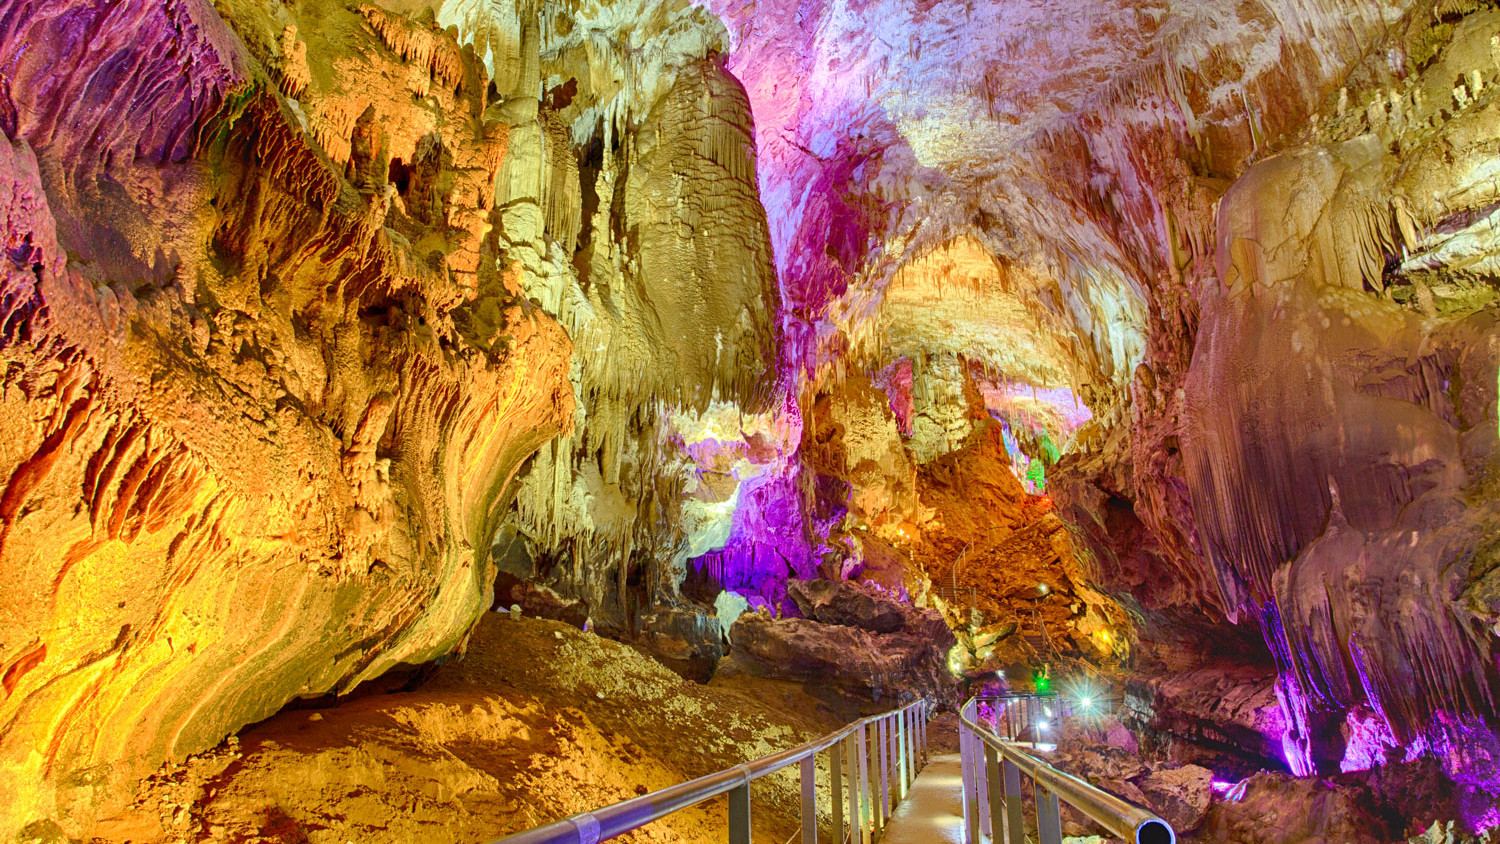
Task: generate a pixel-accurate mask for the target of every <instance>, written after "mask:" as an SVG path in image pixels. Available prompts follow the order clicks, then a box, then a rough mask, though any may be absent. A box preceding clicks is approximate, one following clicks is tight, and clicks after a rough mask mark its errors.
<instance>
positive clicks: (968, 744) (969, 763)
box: [958, 709, 980, 844]
mask: <svg viewBox="0 0 1500 844" xmlns="http://www.w3.org/2000/svg"><path fill="white" fill-rule="evenodd" d="M962 714H963V710H962V709H960V715H962ZM977 739H978V737H977V736H975V735H974V733H973V731H972V730H970V729H969V728H968V726H967V725H966V724H964V722H963V721H962V720H960V721H959V723H958V759H959V771H960V773H961V775H962V789H963V797H964V799H963V808H964V842H965V844H980V841H979V812H978V811H977V808H978V807H977V806H975V802H976V801H975V799H974V797H975V794H976V791H975V787H974V786H975V781H974V742H975V741H976V740H977Z"/></svg>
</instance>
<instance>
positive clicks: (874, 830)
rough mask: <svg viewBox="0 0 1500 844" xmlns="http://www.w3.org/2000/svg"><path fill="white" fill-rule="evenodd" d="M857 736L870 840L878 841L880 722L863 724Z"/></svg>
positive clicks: (881, 809)
mask: <svg viewBox="0 0 1500 844" xmlns="http://www.w3.org/2000/svg"><path fill="white" fill-rule="evenodd" d="M859 736H861V738H862V739H864V747H862V748H861V751H864V789H865V792H864V793H865V802H864V807H865V811H868V813H870V841H879V840H880V834H882V832H883V829H882V825H880V822H882V816H883V813H885V808H883V807H882V805H880V723H879V721H874V723H870V724H865V726H864V729H862V730H859Z"/></svg>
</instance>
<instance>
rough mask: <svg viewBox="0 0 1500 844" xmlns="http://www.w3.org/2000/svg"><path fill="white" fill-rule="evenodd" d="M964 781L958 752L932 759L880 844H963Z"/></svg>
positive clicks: (900, 807) (912, 787) (895, 815)
mask: <svg viewBox="0 0 1500 844" xmlns="http://www.w3.org/2000/svg"><path fill="white" fill-rule="evenodd" d="M963 781H964V777H963V767H962V763H961V762H959V758H958V754H957V753H952V754H948V755H946V756H934V757H932V758H931V759H929V760H928V761H927V767H925V768H923V769H922V773H920V774H918V775H917V779H916V782H914V783H912V786H911V793H909V794H908V795H907V796H906V799H905V800H903V801H901V805H900V806H897V807H896V812H895V814H893V815H891V819H890V821H889V822H888V824H887V825H886V828H885V834H884V835H882V836H881V838H880V844H962V842H963V838H964V814H963V812H964V809H963V804H962V802H961V800H962V795H963Z"/></svg>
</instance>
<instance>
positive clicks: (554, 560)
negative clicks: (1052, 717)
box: [0, 0, 1500, 840]
mask: <svg viewBox="0 0 1500 844" xmlns="http://www.w3.org/2000/svg"><path fill="white" fill-rule="evenodd" d="M1497 31H1500V12H1497V11H1496V10H1495V8H1494V7H1493V4H1491V3H1488V2H1464V1H1463V0H1442V1H1441V2H1438V0H1423V2H1417V0H1412V2H1406V1H1405V0H1382V1H1381V2H1363V3H1342V2H1332V0H1245V2H1240V0H1233V2H1231V0H1212V2H1206V3H1196V4H1183V3H1177V4H1165V5H1163V4H1154V5H1153V4H1148V3H1141V2H1137V1H1136V0H1110V2H1104V3H1087V4H1086V3H1081V2H1078V0H1004V2H1002V1H1001V0H974V2H966V3H963V4H952V3H930V2H916V0H865V1H864V2H860V3H855V4H852V5H851V4H839V3H820V2H816V0H807V2H796V3H792V2H788V0H753V2H747V3H727V2H712V3H710V4H708V8H704V7H701V6H694V5H692V4H691V3H689V2H686V0H672V2H661V3H657V2H645V0H526V2H506V1H505V0H482V2H481V0H382V2H377V3H373V4H353V5H345V4H342V3H338V2H333V1H332V0H303V2H301V3H298V4H292V5H287V4H282V3H272V2H263V0H220V2H218V3H217V4H215V5H210V4H208V3H206V2H203V0H123V2H114V3H104V2H94V0H69V1H68V2H49V3H41V2H36V0H15V2H12V3H10V4H8V5H6V6H4V7H3V8H0V130H3V133H4V137H3V139H0V220H4V223H5V224H4V227H3V229H0V238H3V241H4V246H5V255H4V257H3V258H0V284H3V287H0V362H3V368H0V443H3V444H0V587H3V591H0V613H3V615H0V684H3V692H4V697H3V698H0V800H3V801H8V803H9V804H10V805H16V806H19V807H21V808H20V809H18V810H17V812H15V813H14V815H15V817H14V819H11V818H7V819H5V823H6V824H11V825H12V826H15V827H19V826H20V825H24V824H26V823H29V822H31V821H32V820H37V821H39V822H45V823H46V824H52V825H53V826H55V827H56V828H57V829H60V830H63V831H64V832H66V833H68V834H72V835H81V834H84V833H85V832H86V827H87V826H88V824H89V823H90V820H91V819H92V818H94V817H95V816H96V815H97V814H98V813H99V812H100V811H104V810H107V809H108V807H110V806H115V805H118V804H119V802H120V801H121V800H123V799H125V797H126V796H127V793H128V792H129V791H130V789H131V787H132V784H133V781H134V779H135V778H136V777H138V776H139V774H140V773H141V772H142V771H144V770H147V769H150V768H152V767H154V766H155V765H156V763H157V762H159V761H161V760H162V759H166V758H177V757H180V756H181V755H182V754H184V753H186V752H189V751H191V750H195V749H199V748H202V747H206V746H208V745H209V744H212V743H213V742H215V741H217V740H218V739H219V738H220V737H222V736H223V735H224V734H225V733H227V732H229V731H232V730H234V729H236V728H238V727H240V726H241V725H243V724H245V723H247V722H248V721H251V720H255V719H258V718H261V717H264V716H266V715H267V714H269V713H271V712H273V711H274V710H275V709H276V708H277V707H279V706H281V705H282V704H283V703H285V702H287V701H288V700H290V699H293V698H295V697H297V696H303V695H314V694H322V693H324V692H328V691H335V692H340V691H347V690H348V689H350V688H352V687H353V686H355V685H356V684H359V683H361V682H363V681H364V680H366V679H368V678H371V677H374V676H376V675H378V674H380V673H381V672H383V671H386V670H387V669H389V668H391V667H392V666H394V665H396V664H398V663H400V662H406V661H413V662H414V661H423V660H427V659H431V658H436V657H439V656H443V655H449V654H453V653H455V652H459V651H461V650H462V647H463V644H464V641H465V636H466V631H468V630H469V628H470V626H471V624H472V623H473V621H474V619H475V618H477V617H478V614H479V613H480V612H481V611H482V610H483V609H484V608H485V607H486V605H487V604H488V603H489V601H490V599H491V589H492V586H494V587H496V588H497V589H498V592H499V596H498V597H499V600H500V602H501V603H502V604H506V605H509V604H510V603H515V604H517V605H519V606H520V607H521V608H522V611H523V613H526V614H530V613H547V614H549V615H552V616H554V617H556V618H560V619H565V620H566V621H568V622H569V623H570V624H573V625H577V626H585V625H587V626H589V627H590V628H591V629H594V630H598V631H601V632H603V633H605V634H607V635H611V636H615V637H619V638H622V639H628V640H631V641H632V642H634V643H635V644H637V645H638V646H639V647H642V648H644V649H647V650H650V651H652V652H654V653H656V654H657V655H659V656H660V657H662V659H663V660H664V661H666V662H668V663H669V664H672V665H673V666H674V667H676V668H678V669H679V670H681V671H683V672H684V673H688V674H690V675H692V676H695V677H698V678H700V679H701V678H706V677H707V676H709V674H710V673H711V672H712V670H713V667H714V665H715V663H716V661H717V660H718V659H719V657H720V656H721V655H722V654H723V653H725V649H726V648H729V649H730V653H731V654H732V664H733V665H738V666H739V667H740V668H741V669H745V668H754V669H755V670H758V671H762V672H766V673H771V674H775V673H778V672H780V673H782V674H785V675H786V676H793V677H797V678H798V679H810V678H812V677H813V676H814V674H815V673H826V674H830V675H834V676H837V677H839V678H840V679H839V681H838V682H839V683H840V684H842V686H843V687H844V688H845V690H846V691H852V692H856V693H859V694H864V695H872V694H875V693H877V692H879V693H881V694H886V693H887V692H889V691H890V690H892V689H897V688H901V687H902V686H903V683H905V684H906V685H907V686H910V687H913V688H918V687H919V688H924V689H928V690H930V691H931V692H932V693H933V694H936V695H938V696H942V695H946V694H951V693H953V687H952V681H951V679H950V677H951V676H952V675H953V674H955V673H957V674H964V675H967V676H969V677H971V678H973V679H975V680H978V679H980V678H984V680H985V681H986V682H989V681H991V680H994V682H998V679H995V678H994V672H996V671H999V670H1005V671H1007V672H1009V674H1010V676H1012V679H1013V680H1016V679H1019V677H1017V676H1016V672H1017V671H1019V672H1023V673H1024V674H1026V675H1032V676H1034V677H1037V678H1039V679H1041V678H1046V677H1049V676H1051V675H1049V674H1048V672H1049V671H1052V670H1057V671H1058V672H1060V674H1059V676H1061V677H1063V678H1064V679H1065V680H1067V681H1069V682H1071V681H1078V682H1082V683H1092V682H1096V681H1098V682H1110V683H1114V684H1115V685H1116V686H1118V687H1121V688H1124V689H1125V690H1126V691H1127V692H1128V694H1127V695H1126V700H1125V707H1126V712H1125V713H1124V714H1125V721H1127V722H1128V723H1129V724H1130V725H1131V726H1132V727H1133V728H1135V729H1136V730H1137V732H1138V734H1139V744H1140V746H1141V749H1142V751H1143V752H1144V753H1146V754H1148V755H1152V756H1153V757H1154V758H1153V760H1152V762H1153V764H1155V765H1156V766H1157V767H1158V768H1160V767H1161V765H1162V764H1164V763H1165V762H1170V763H1171V764H1174V765H1175V764H1180V763H1194V764H1202V765H1203V766H1204V767H1207V768H1211V769H1212V770H1214V771H1215V773H1216V774H1220V775H1227V774H1229V773H1232V774H1233V775H1234V776H1235V777H1237V778H1238V777H1240V776H1241V775H1243V774H1246V773H1248V771H1249V769H1250V768H1254V767H1259V766H1263V765H1264V766H1266V767H1276V768H1281V767H1285V769H1286V770H1287V771H1289V772H1294V773H1296V774H1298V775H1304V776H1308V775H1313V774H1317V775H1319V776H1322V777H1333V776H1335V775H1336V774H1339V773H1340V772H1342V773H1343V774H1345V775H1350V776H1352V775H1353V774H1355V773H1357V772H1359V771H1361V770H1363V769H1371V770H1372V771H1373V773H1371V774H1369V775H1368V777H1367V778H1366V779H1365V780H1358V781H1356V780H1337V781H1335V780H1333V779H1329V780H1328V782H1329V783H1333V784H1332V785H1318V784H1317V783H1316V782H1315V781H1312V780H1305V781H1297V782H1291V781H1287V780H1283V779H1280V778H1276V777H1269V778H1262V779H1259V780H1253V782H1255V783H1259V784H1260V785H1259V786H1257V787H1255V788H1249V787H1247V790H1244V791H1243V792H1242V793H1243V794H1244V795H1246V796H1245V800H1244V802H1243V803H1242V805H1243V806H1245V807H1247V812H1248V814H1244V815H1238V816H1237V815H1234V814H1233V813H1232V812H1229V811H1228V810H1227V804H1228V803H1230V802H1233V801H1225V805H1219V804H1216V805H1215V807H1214V808H1213V809H1211V810H1210V811H1209V814H1208V817H1207V819H1206V820H1205V821H1204V824H1205V827H1204V829H1205V830H1210V831H1212V833H1210V832H1205V833H1204V834H1205V835H1209V834H1214V835H1220V836H1221V837H1222V838H1224V839H1225V840H1234V839H1235V837H1236V836H1238V837H1239V838H1241V839H1245V840H1266V836H1264V835H1263V836H1262V837H1261V839H1256V838H1255V836H1257V835H1261V832H1259V831H1257V830H1260V829H1262V828H1265V829H1271V828H1275V829H1279V830H1281V831H1282V833H1284V835H1285V836H1288V837H1291V838H1296V837H1298V836H1300V837H1302V838H1309V837H1317V836H1325V837H1337V836H1340V835H1345V836H1347V837H1349V839H1350V840H1358V839H1359V838H1360V836H1366V837H1368V836H1374V837H1376V838H1379V837H1381V836H1384V837H1386V838H1392V839H1398V838H1404V837H1407V836H1408V835H1411V834H1415V833H1416V832H1417V831H1419V829H1427V828H1428V827H1429V826H1430V821H1432V820H1439V821H1444V822H1446V821H1447V820H1450V819H1456V820H1458V821H1459V832H1460V833H1461V834H1465V835H1468V834H1474V833H1477V832H1478V831H1480V830H1482V829H1486V828H1490V827H1494V826H1496V825H1497V824H1500V813H1497V812H1496V810H1495V809H1494V806H1495V805H1497V802H1500V801H1497V788H1500V786H1497V783H1500V767H1497V763H1496V761H1495V760H1496V759H1500V739H1497V736H1500V720H1497V717H1500V716H1497V714H1496V712H1497V700H1496V698H1497V693H1500V667H1497V663H1496V653H1497V652H1496V645H1497V641H1496V637H1497V636H1500V565H1497V563H1496V553H1495V535H1496V529H1495V526H1496V524H1497V516H1496V510H1495V507H1494V505H1493V501H1494V500H1495V489H1494V479H1495V477H1497V476H1500V466H1496V465H1495V461H1496V452H1497V449H1496V446H1497V439H1500V435H1497V431H1500V411H1497V402H1500V392H1497V383H1500V381H1497V377H1500V376H1497V368H1500V347H1497V345H1496V342H1495V339H1494V338H1495V336H1496V332H1495V328H1496V326H1495V325H1494V322H1495V319H1496V317H1495V314H1496V313H1497V305H1500V299H1497V296H1496V290H1497V289H1500V285H1497V284H1496V278H1497V276H1500V258H1497V255H1500V241H1497V239H1496V237H1495V234H1494V232H1495V222H1496V217H1495V215H1496V213H1497V211H1496V201H1497V198H1500V197H1497V195H1496V189H1495V184H1496V174H1497V173H1500V165H1497V164H1496V160H1495V151H1494V141H1493V138H1494V137H1495V131H1496V128H1497V125H1500V106H1497V105H1496V102H1497V101H1496V100H1495V99H1494V98H1495V97H1496V95H1497V91H1500V41H1497V40H1494V36H1495V33H1496V32H1497ZM820 578H821V579H822V580H823V581H825V582H826V583H827V584H828V585H821V586H820V585H809V584H810V583H812V582H815V581H818V580H819V579H820ZM842 581H857V582H859V583H860V584H861V585H860V586H857V587H856V586H852V585H849V584H847V583H843V582H842ZM825 593H826V594H825ZM866 598H868V599H869V600H868V601H866V600H865V599H866ZM887 598H889V599H890V600H887ZM909 601H910V602H912V603H914V604H915V605H917V606H922V607H932V608H934V609H935V612H934V611H928V612H927V615H926V616H925V617H926V618H928V619H929V620H930V619H931V618H933V617H935V616H936V615H937V614H939V613H941V614H942V617H943V618H945V619H946V621H947V623H948V624H949V625H951V626H952V628H953V629H954V631H955V632H954V635H953V638H954V640H956V642H950V641H949V640H948V639H947V636H946V634H943V633H942V631H940V630H938V629H937V628H936V625H935V624H932V625H929V624H927V623H926V622H924V623H923V624H921V625H916V626H914V625H913V622H912V619H913V618H915V617H916V615H915V613H916V612H917V611H916V610H913V609H912V608H911V607H909V606H905V604H906V603H907V602H909ZM898 604H900V606H898ZM798 615H803V616H810V617H811V618H797V617H796V616H798ZM898 616H899V618H900V624H899V627H900V629H896V628H897V626H898V625H897V620H898ZM825 622H833V623H831V624H830V623H825ZM850 622H854V623H855V624H854V625H853V626H851V625H850ZM736 631H738V632H736ZM939 634H942V635H939ZM951 644H956V645H957V647H954V648H953V649H952V651H951V653H949V652H948V650H947V649H948V646H949V645H951ZM935 655H936V656H937V657H943V656H948V657H950V658H951V664H949V665H944V664H943V663H942V661H941V659H938V660H937V661H936V662H934V660H933V657H934V656H935ZM1101 671H1102V674H1101V673H1100V672H1101ZM903 673H910V674H911V676H909V677H905V678H903V676H902V675H903ZM1080 678H1084V679H1080ZM1086 678H1094V679H1086ZM1101 678H1102V679H1101ZM1424 760H1425V761H1424ZM1414 766H1416V767H1421V768H1422V771H1423V773H1422V776H1423V777H1426V776H1428V775H1432V776H1436V775H1437V774H1441V775H1442V776H1443V777H1446V778H1447V780H1448V782H1449V783H1450V785H1451V789H1450V790H1451V794H1447V796H1444V797H1443V798H1442V799H1441V800H1438V801H1436V802H1434V803H1433V805H1440V806H1441V811H1442V812H1444V813H1447V814H1445V815H1442V816H1434V817H1432V818H1423V819H1422V821H1421V826H1420V828H1407V826H1406V825H1404V824H1402V823H1400V822H1398V820H1393V819H1392V818H1391V817H1389V815H1390V814H1391V813H1392V812H1397V810H1396V809H1392V808H1390V807H1392V806H1398V805H1400V801H1401V799H1402V798H1401V797H1400V796H1399V792H1400V789H1399V788H1387V787H1386V786H1385V785H1382V784H1381V783H1382V782H1385V783H1386V785H1389V783H1390V782H1401V783H1408V782H1416V781H1418V780H1419V779H1422V778H1421V777H1418V776H1416V775H1415V774H1413V775H1410V776H1408V773H1405V772H1409V771H1411V770H1415V767H1414ZM1424 766H1425V767H1424ZM1397 769H1399V771H1398V770H1397ZM1179 770H1185V769H1179ZM1388 771H1396V773H1391V774H1390V776H1389V778H1388V779H1386V780H1383V779H1382V778H1383V777H1386V776H1387V772H1388ZM1139 779H1140V777H1134V778H1126V779H1119V777H1118V776H1116V777H1115V778H1114V780H1113V781H1117V782H1119V783H1121V784H1122V785H1121V788H1125V786H1126V785H1128V786H1129V789H1131V790H1132V792H1131V796H1132V797H1134V796H1135V795H1136V794H1137V793H1139V794H1140V796H1141V797H1142V798H1143V799H1147V798H1148V795H1146V793H1145V789H1144V787H1143V786H1141V785H1140V784H1139V783H1138V782H1136V780H1139ZM1422 781H1423V782H1426V781H1428V780H1425V779H1423V780H1422ZM1360 783H1363V785H1361V784H1360ZM1261 786H1263V787H1261ZM1167 791H1171V789H1167ZM1434 793H1436V792H1434ZM1251 794H1254V795H1257V796H1254V797H1253V798H1252V797H1251V796H1249V795H1251ZM1413 794H1416V795H1418V796H1415V797H1413V796H1411V795H1407V797H1406V798H1405V799H1408V800H1414V801H1415V800H1420V799H1425V797H1426V796H1429V795H1427V793H1426V792H1422V791H1420V790H1417V791H1414V792H1413ZM1278 796H1285V797H1286V802H1287V803H1288V806H1280V805H1276V801H1277V800H1278V799H1279V798H1278ZM1319 801H1322V802H1319ZM1309 805H1322V806H1325V808H1326V809H1327V811H1326V813H1325V817H1324V818H1323V819H1321V820H1317V819H1308V818H1304V817H1301V816H1297V817H1293V816H1292V815H1291V814H1288V813H1290V812H1293V811H1294V810H1295V809H1296V807H1297V806H1301V807H1303V808H1304V809H1305V808H1306V806H1309ZM1372 807H1373V808H1372ZM1221 809H1222V810H1224V811H1220V810H1221ZM1251 810H1253V811H1251ZM1196 813H1197V803H1196V802H1194V803H1193V812H1191V813H1189V814H1191V815H1193V816H1196ZM1397 813H1398V814H1399V812H1397ZM1376 815H1379V816H1380V820H1379V822H1380V823H1381V824H1383V827H1381V828H1380V829H1379V830H1377V831H1372V830H1375V826H1374V825H1371V824H1370V823H1367V821H1368V820H1369V818H1371V817H1374V816H1376ZM52 828H53V827H47V829H49V830H50V829H52ZM38 829H40V827H38ZM11 831H12V828H11V827H7V826H3V825H0V835H6V834H9V833H10V832H11ZM1267 835H1269V833H1267Z"/></svg>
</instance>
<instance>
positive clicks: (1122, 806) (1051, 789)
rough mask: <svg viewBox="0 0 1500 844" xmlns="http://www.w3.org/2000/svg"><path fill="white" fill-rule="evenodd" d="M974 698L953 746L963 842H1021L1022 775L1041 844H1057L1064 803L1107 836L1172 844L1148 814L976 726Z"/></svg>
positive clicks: (1169, 832)
mask: <svg viewBox="0 0 1500 844" xmlns="http://www.w3.org/2000/svg"><path fill="white" fill-rule="evenodd" d="M977 704H978V700H977V699H974V700H970V701H969V702H968V703H966V704H964V706H963V708H962V709H961V710H960V712H959V731H958V745H959V752H960V754H961V758H962V761H963V804H964V829H965V836H966V837H965V839H964V840H965V842H966V844H982V839H981V835H982V833H984V832H986V831H988V832H989V837H990V840H991V841H992V842H994V844H1002V842H1003V844H1026V842H1027V838H1026V827H1025V818H1024V817H1023V813H1022V806H1021V775H1022V774H1025V775H1026V776H1028V777H1030V778H1031V781H1032V783H1033V784H1034V787H1035V791H1036V830H1037V837H1038V839H1039V840H1040V844H1061V842H1062V809H1061V804H1062V803H1066V804H1068V805H1069V806H1072V807H1073V808H1075V809H1077V810H1078V811H1080V812H1082V813H1083V814H1085V815H1088V816H1089V817H1090V818H1092V819H1093V820H1094V821H1095V822H1096V823H1098V824H1099V825H1100V826H1102V827H1104V828H1105V829H1107V830H1109V832H1110V834H1112V835H1114V836H1116V837H1118V838H1120V839H1122V840H1124V841H1129V842H1134V844H1176V842H1177V833H1176V832H1175V831H1173V829H1172V825H1171V824H1169V823H1167V822H1166V821H1164V820H1162V819H1161V818H1159V817H1157V816H1156V815H1155V814H1153V813H1152V812H1150V811H1148V810H1146V809H1142V808H1141V807H1139V806H1135V805H1132V804H1130V803H1127V802H1126V801H1124V800H1121V799H1120V798H1118V797H1116V796H1114V795H1113V794H1110V793H1109V792H1107V791H1104V790H1103V789H1100V788H1097V787H1095V786H1094V785H1091V784H1090V783H1088V782H1085V781H1084V780H1081V779H1079V778H1078V777H1075V776H1073V775H1072V774H1069V773H1066V772H1064V771H1060V770H1058V769H1057V768H1054V767H1052V766H1051V765H1049V764H1048V763H1046V762H1044V761H1042V760H1041V759H1038V758H1036V757H1035V756H1032V755H1031V754H1030V753H1028V752H1026V750H1025V749H1023V747H1022V746H1021V745H1020V744H1018V743H1016V742H1013V741H1007V740H1005V739H1003V738H1001V737H1000V736H998V735H996V734H995V733H994V732H993V731H992V730H990V729H989V728H988V727H987V726H985V725H983V724H981V723H980V719H979V716H978V707H977Z"/></svg>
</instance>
